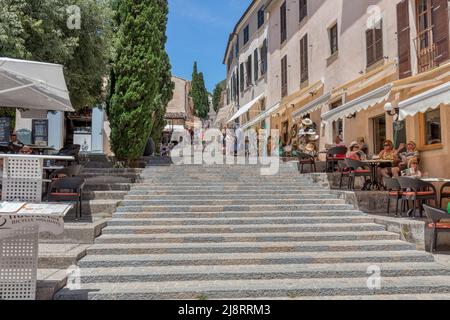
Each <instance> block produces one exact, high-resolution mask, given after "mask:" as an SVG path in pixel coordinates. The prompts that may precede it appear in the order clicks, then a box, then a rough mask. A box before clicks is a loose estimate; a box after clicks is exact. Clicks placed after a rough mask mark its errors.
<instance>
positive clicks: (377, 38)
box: [366, 21, 384, 67]
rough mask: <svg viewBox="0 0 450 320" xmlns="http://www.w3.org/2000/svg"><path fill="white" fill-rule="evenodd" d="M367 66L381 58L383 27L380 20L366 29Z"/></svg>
mask: <svg viewBox="0 0 450 320" xmlns="http://www.w3.org/2000/svg"><path fill="white" fill-rule="evenodd" d="M366 52H367V66H368V67H370V66H371V65H373V64H374V63H376V62H378V61H380V60H381V59H383V56H384V55H383V28H382V22H381V21H380V22H379V23H378V24H377V25H375V26H374V27H373V28H372V29H368V30H366Z"/></svg>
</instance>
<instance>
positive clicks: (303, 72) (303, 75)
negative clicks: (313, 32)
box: [300, 35, 308, 83]
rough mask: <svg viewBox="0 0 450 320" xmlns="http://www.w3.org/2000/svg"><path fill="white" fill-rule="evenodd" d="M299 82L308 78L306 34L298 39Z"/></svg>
mask: <svg viewBox="0 0 450 320" xmlns="http://www.w3.org/2000/svg"><path fill="white" fill-rule="evenodd" d="M300 55H301V56H300V82H301V83H303V82H305V81H307V80H308V35H305V36H304V37H303V38H302V39H301V40H300Z"/></svg>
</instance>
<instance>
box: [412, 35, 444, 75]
mask: <svg viewBox="0 0 450 320" xmlns="http://www.w3.org/2000/svg"><path fill="white" fill-rule="evenodd" d="M433 35H434V34H433V28H430V29H428V30H426V31H424V32H423V33H421V34H420V35H419V36H418V37H417V38H415V39H414V43H415V46H416V51H417V62H418V67H419V70H418V71H419V73H421V72H425V71H428V70H431V69H433V68H435V67H437V66H438V64H437V62H436V58H437V57H438V56H439V53H438V48H437V46H436V44H435V43H434V41H433V40H434V37H433Z"/></svg>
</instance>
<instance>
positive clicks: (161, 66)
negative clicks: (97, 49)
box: [108, 0, 174, 163]
mask: <svg viewBox="0 0 450 320" xmlns="http://www.w3.org/2000/svg"><path fill="white" fill-rule="evenodd" d="M167 15H168V4H167V0H142V1H135V0H122V1H120V3H119V6H118V12H117V16H116V18H117V22H118V35H117V39H116V41H115V59H114V63H113V69H112V77H111V82H112V83H111V85H112V87H111V93H112V94H111V101H110V104H109V107H108V115H109V121H110V124H111V137H110V140H111V145H112V148H113V151H114V153H115V154H116V156H117V157H118V159H119V160H121V161H126V162H128V163H130V162H132V161H133V160H136V159H138V158H139V157H141V156H142V155H143V152H144V149H145V146H146V144H147V141H148V138H149V137H150V136H153V137H154V139H155V140H156V141H158V140H159V139H160V137H161V134H162V129H163V127H164V124H165V123H164V120H163V117H164V114H165V112H166V107H167V104H168V102H169V101H170V100H171V99H172V95H173V88H174V84H173V83H172V81H171V72H170V69H171V66H170V63H169V57H168V55H167V52H166V50H165V43H166V41H167V38H166V35H165V33H166V25H167Z"/></svg>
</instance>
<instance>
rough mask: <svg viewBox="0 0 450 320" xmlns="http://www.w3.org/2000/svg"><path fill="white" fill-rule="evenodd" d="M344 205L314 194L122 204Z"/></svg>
mask: <svg viewBox="0 0 450 320" xmlns="http://www.w3.org/2000/svg"><path fill="white" fill-rule="evenodd" d="M334 204H336V205H343V204H345V201H344V200H342V199H336V198H334V199H333V198H328V199H327V198H325V199H314V198H313V197H312V196H311V197H308V198H305V199H296V198H284V199H267V198H259V199H241V200H239V199H236V200H230V199H212V200H206V199H187V200H186V199H177V200H175V199H167V200H166V199H165V198H162V199H161V200H130V199H126V200H123V201H122V202H121V205H122V206H123V207H136V206H137V207H141V208H146V207H149V206H151V207H158V206H165V207H167V208H173V207H180V206H184V207H192V206H195V207H201V206H202V207H205V206H210V207H212V206H215V207H217V206H241V207H243V206H256V205H273V206H276V205H281V206H286V205H295V206H301V205H334Z"/></svg>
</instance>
